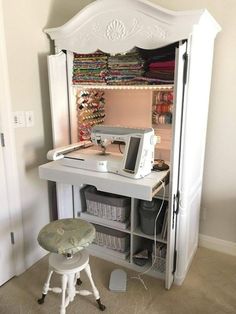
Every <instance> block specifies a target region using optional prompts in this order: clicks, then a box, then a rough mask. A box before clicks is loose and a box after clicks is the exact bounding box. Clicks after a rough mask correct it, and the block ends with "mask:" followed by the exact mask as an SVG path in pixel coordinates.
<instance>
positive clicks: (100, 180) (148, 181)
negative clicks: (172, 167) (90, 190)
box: [39, 160, 169, 201]
mask: <svg viewBox="0 0 236 314" xmlns="http://www.w3.org/2000/svg"><path fill="white" fill-rule="evenodd" d="M168 175H169V170H168V171H161V172H157V171H155V172H152V173H151V174H149V175H148V176H146V177H144V178H142V179H130V178H127V177H123V176H120V175H117V174H113V173H103V172H95V171H88V170H83V169H78V168H73V167H69V166H64V165H62V164H61V162H60V160H58V161H52V162H49V163H47V164H44V165H42V166H40V167H39V176H40V178H41V179H45V180H49V181H54V182H57V183H63V184H71V185H74V186H80V185H82V184H89V185H94V186H96V188H97V189H98V190H100V191H104V192H108V193H115V194H120V195H124V196H129V197H133V198H137V199H142V200H147V201H151V200H152V197H153V196H154V195H155V194H156V193H157V192H158V191H159V190H160V189H161V187H162V184H161V181H165V180H166V179H167V177H168Z"/></svg>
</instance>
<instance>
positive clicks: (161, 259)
mask: <svg viewBox="0 0 236 314" xmlns="http://www.w3.org/2000/svg"><path fill="white" fill-rule="evenodd" d="M152 263H154V264H153V269H154V270H157V271H159V272H161V273H164V272H165V271H166V245H165V244H163V243H156V259H155V247H154V244H153V246H152Z"/></svg>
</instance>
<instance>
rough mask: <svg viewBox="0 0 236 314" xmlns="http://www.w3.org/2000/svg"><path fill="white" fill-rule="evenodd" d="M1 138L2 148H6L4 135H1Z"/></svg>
mask: <svg viewBox="0 0 236 314" xmlns="http://www.w3.org/2000/svg"><path fill="white" fill-rule="evenodd" d="M0 137H1V146H2V147H5V138H4V133H0Z"/></svg>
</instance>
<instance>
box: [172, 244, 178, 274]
mask: <svg viewBox="0 0 236 314" xmlns="http://www.w3.org/2000/svg"><path fill="white" fill-rule="evenodd" d="M176 264H177V251H176V250H175V251H174V259H173V270H172V274H174V273H175V271H176Z"/></svg>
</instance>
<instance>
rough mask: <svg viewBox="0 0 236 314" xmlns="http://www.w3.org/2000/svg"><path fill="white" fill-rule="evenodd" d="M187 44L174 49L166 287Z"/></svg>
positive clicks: (171, 262)
mask: <svg viewBox="0 0 236 314" xmlns="http://www.w3.org/2000/svg"><path fill="white" fill-rule="evenodd" d="M186 49H187V44H186V43H183V44H180V45H179V48H177V49H176V65H175V87H174V95H175V99H174V114H173V136H172V138H173V140H172V156H171V172H170V173H171V176H170V201H169V213H168V239H167V241H168V245H167V259H166V281H165V282H166V284H165V286H166V288H167V289H169V288H170V287H171V285H172V283H173V280H174V271H175V267H176V258H177V254H176V226H177V215H176V210H177V207H178V189H179V174H180V173H179V168H180V167H179V164H180V156H181V134H182V122H183V121H182V117H183V101H184V88H185V83H184V80H185V78H184V75H185V66H186V63H185V54H186Z"/></svg>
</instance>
